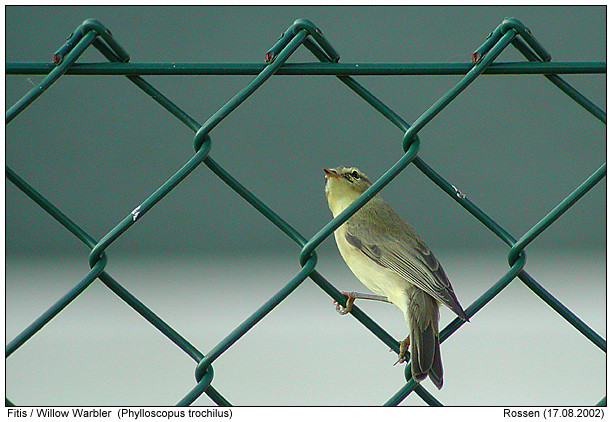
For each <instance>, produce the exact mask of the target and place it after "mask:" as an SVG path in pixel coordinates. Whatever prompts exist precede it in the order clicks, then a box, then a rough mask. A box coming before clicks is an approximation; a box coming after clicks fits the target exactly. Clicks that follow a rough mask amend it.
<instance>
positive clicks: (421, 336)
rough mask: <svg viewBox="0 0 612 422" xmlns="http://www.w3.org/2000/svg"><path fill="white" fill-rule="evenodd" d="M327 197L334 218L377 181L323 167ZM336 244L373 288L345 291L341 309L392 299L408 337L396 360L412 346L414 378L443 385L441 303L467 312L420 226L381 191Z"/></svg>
mask: <svg viewBox="0 0 612 422" xmlns="http://www.w3.org/2000/svg"><path fill="white" fill-rule="evenodd" d="M323 171H324V172H325V196H326V197H327V202H328V205H329V209H330V210H331V212H332V214H333V216H334V217H336V216H337V215H338V214H340V213H341V212H342V211H344V210H345V209H346V208H347V207H348V206H349V205H351V204H352V203H353V202H354V201H355V200H356V199H357V198H358V197H359V196H360V195H361V194H362V193H363V192H365V191H366V189H368V188H369V187H370V186H371V185H372V183H371V182H370V179H368V177H367V176H366V175H365V174H364V173H363V172H362V171H361V170H359V169H358V168H356V167H351V166H339V167H335V168H329V169H326V168H324V169H323ZM334 237H335V239H336V245H337V246H338V249H339V251H340V255H341V256H342V258H343V259H344V261H345V262H346V264H347V266H348V267H349V269H350V270H351V271H352V272H353V274H354V275H355V276H356V277H357V279H359V281H361V282H362V283H363V284H364V285H365V286H366V287H367V288H368V289H369V290H370V291H372V292H373V293H374V295H371V294H365V293H356V292H351V293H347V292H343V295H344V296H346V297H347V300H346V306H345V307H342V306H340V305H339V304H338V303H337V302H336V308H337V310H338V311H339V312H340V313H341V314H346V313H348V312H350V311H351V309H352V306H353V302H354V301H355V299H370V300H381V301H385V302H390V303H392V304H394V305H395V306H397V307H398V308H399V309H400V310H401V311H402V313H403V314H404V318H405V320H406V324H407V326H408V332H409V334H408V336H407V337H406V339H405V340H403V341H400V347H399V350H400V353H399V355H398V361H397V362H396V364H397V363H403V362H405V361H406V359H405V353H406V350H407V349H408V348H410V360H411V371H412V377H413V378H414V380H415V381H417V382H420V381H422V380H424V379H425V378H427V376H429V379H430V380H431V381H432V383H433V384H434V385H435V386H436V387H437V388H438V389H441V388H442V385H443V369H442V358H441V355H440V337H439V331H438V321H439V319H440V314H439V303H442V304H444V305H445V306H447V307H448V308H449V309H450V310H451V311H453V312H454V313H455V314H456V315H457V316H458V317H459V318H461V319H462V320H463V321H469V319H468V316H467V315H466V313H465V311H464V310H463V308H462V307H461V305H460V304H459V301H458V300H457V296H456V295H455V292H454V291H453V288H452V286H451V284H450V281H449V280H448V277H447V276H446V273H445V272H444V269H443V268H442V266H441V265H440V262H439V261H438V260H437V259H436V257H435V256H434V255H433V253H432V252H431V250H430V249H429V247H427V245H426V244H425V242H424V241H423V239H422V238H421V236H420V235H419V234H418V233H417V231H416V230H415V229H414V228H413V227H412V226H410V225H409V224H408V223H407V222H406V221H405V220H404V219H403V218H402V217H401V216H400V215H399V214H398V213H397V212H395V211H394V210H393V209H392V208H391V206H389V205H388V204H387V203H386V202H385V201H384V200H383V199H382V198H381V197H380V195H378V194H377V195H375V196H374V197H372V198H371V199H370V200H369V201H368V202H366V203H365V204H364V205H363V206H362V207H361V208H360V209H359V210H358V211H357V212H356V213H355V214H353V215H352V216H351V217H350V218H349V219H348V220H347V221H345V222H344V223H343V224H342V225H340V226H339V227H338V228H337V229H336V230H335V231H334Z"/></svg>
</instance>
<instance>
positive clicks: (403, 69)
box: [5, 41, 607, 76]
mask: <svg viewBox="0 0 612 422" xmlns="http://www.w3.org/2000/svg"><path fill="white" fill-rule="evenodd" d="M305 44H306V43H305ZM94 45H95V47H96V48H98V49H100V48H102V46H101V45H97V44H96V43H95V41H94ZM266 66H267V65H266V63H180V62H167V63H121V62H114V63H75V64H73V65H72V66H71V67H70V68H69V69H68V70H66V72H65V74H66V75H126V76H130V75H257V74H259V73H261V72H262V71H263V70H264V68H265V67H266ZM473 66H474V65H473V63H461V62H457V63H443V62H441V63H331V62H327V63H284V64H283V65H282V66H281V67H279V68H278V70H277V71H276V73H275V74H276V75H306V76H307V75H332V76H349V75H361V76H396V75H397V76H401V75H465V74H466V73H468V72H469V71H470V70H471V69H472V67H473ZM54 68H55V65H53V64H52V63H6V65H5V70H6V74H7V75H46V74H48V73H49V72H50V71H52V70H53V69H54ZM606 69H607V65H606V62H542V61H536V62H505V63H492V64H491V65H490V66H489V67H487V68H486V69H485V70H484V71H483V72H482V73H483V74H487V75H548V74H605V73H606Z"/></svg>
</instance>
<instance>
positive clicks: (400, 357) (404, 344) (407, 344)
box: [393, 336, 410, 366]
mask: <svg viewBox="0 0 612 422" xmlns="http://www.w3.org/2000/svg"><path fill="white" fill-rule="evenodd" d="M408 347H410V336H408V337H406V338H405V339H404V340H402V341H400V350H399V355H397V357H398V359H397V362H395V363H394V364H393V366H395V365H397V364H398V363H404V362H406V357H405V356H404V355H405V354H406V350H408Z"/></svg>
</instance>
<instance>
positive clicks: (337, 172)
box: [323, 166, 372, 216]
mask: <svg viewBox="0 0 612 422" xmlns="http://www.w3.org/2000/svg"><path fill="white" fill-rule="evenodd" d="M323 171H324V172H325V196H327V202H328V204H329V208H330V209H331V211H332V214H334V216H336V215H338V214H339V213H341V212H342V211H343V210H344V209H345V208H346V207H348V206H349V205H350V204H352V203H353V202H354V201H355V199H357V198H358V197H359V195H361V194H362V193H363V192H365V191H366V189H367V188H369V187H370V186H372V182H370V179H368V177H367V176H366V175H365V174H363V172H362V171H361V170H359V169H358V168H357V167H349V166H340V167H336V168H332V169H323Z"/></svg>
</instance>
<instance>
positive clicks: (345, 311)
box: [334, 292, 356, 315]
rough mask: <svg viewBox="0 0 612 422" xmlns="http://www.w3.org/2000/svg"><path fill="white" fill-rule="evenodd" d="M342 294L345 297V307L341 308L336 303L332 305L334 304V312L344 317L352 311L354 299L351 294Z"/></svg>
mask: <svg viewBox="0 0 612 422" xmlns="http://www.w3.org/2000/svg"><path fill="white" fill-rule="evenodd" d="M342 294H343V295H344V296H346V306H342V305H340V304H339V303H338V302H336V301H334V303H335V304H336V311H338V313H339V314H340V315H346V314H348V313H349V312H351V309H353V302H355V299H356V297H355V295H354V294H352V293H346V292H342Z"/></svg>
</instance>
